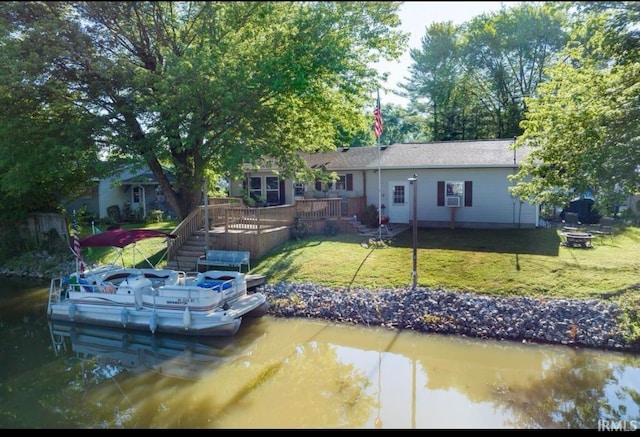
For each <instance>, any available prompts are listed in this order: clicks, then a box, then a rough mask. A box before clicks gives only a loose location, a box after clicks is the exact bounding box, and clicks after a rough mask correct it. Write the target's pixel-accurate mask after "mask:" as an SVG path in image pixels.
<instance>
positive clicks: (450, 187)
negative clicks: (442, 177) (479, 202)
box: [437, 181, 473, 207]
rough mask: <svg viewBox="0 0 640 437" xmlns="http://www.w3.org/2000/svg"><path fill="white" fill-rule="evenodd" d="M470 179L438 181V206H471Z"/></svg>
mask: <svg viewBox="0 0 640 437" xmlns="http://www.w3.org/2000/svg"><path fill="white" fill-rule="evenodd" d="M472 188H473V183H472V181H464V182H461V181H446V182H445V181H438V193H437V199H438V206H449V207H458V206H472V204H473V196H472Z"/></svg>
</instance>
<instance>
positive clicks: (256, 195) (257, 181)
mask: <svg viewBox="0 0 640 437" xmlns="http://www.w3.org/2000/svg"><path fill="white" fill-rule="evenodd" d="M249 196H251V198H252V199H253V200H258V199H260V198H261V197H262V178H261V177H258V176H251V177H250V178H249Z"/></svg>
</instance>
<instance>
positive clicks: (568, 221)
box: [562, 212, 582, 231]
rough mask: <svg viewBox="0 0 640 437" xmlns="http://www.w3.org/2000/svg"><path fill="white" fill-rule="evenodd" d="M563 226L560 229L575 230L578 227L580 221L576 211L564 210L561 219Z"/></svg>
mask: <svg viewBox="0 0 640 437" xmlns="http://www.w3.org/2000/svg"><path fill="white" fill-rule="evenodd" d="M562 223H563V226H562V230H564V231H577V230H578V229H580V225H581V224H582V223H580V221H579V219H578V213H576V212H566V213H565V214H564V220H562Z"/></svg>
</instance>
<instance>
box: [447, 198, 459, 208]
mask: <svg viewBox="0 0 640 437" xmlns="http://www.w3.org/2000/svg"><path fill="white" fill-rule="evenodd" d="M447 206H452V207H459V206H460V197H459V196H447Z"/></svg>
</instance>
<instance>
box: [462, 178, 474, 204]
mask: <svg viewBox="0 0 640 437" xmlns="http://www.w3.org/2000/svg"><path fill="white" fill-rule="evenodd" d="M472 205H473V182H471V181H464V206H472Z"/></svg>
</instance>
